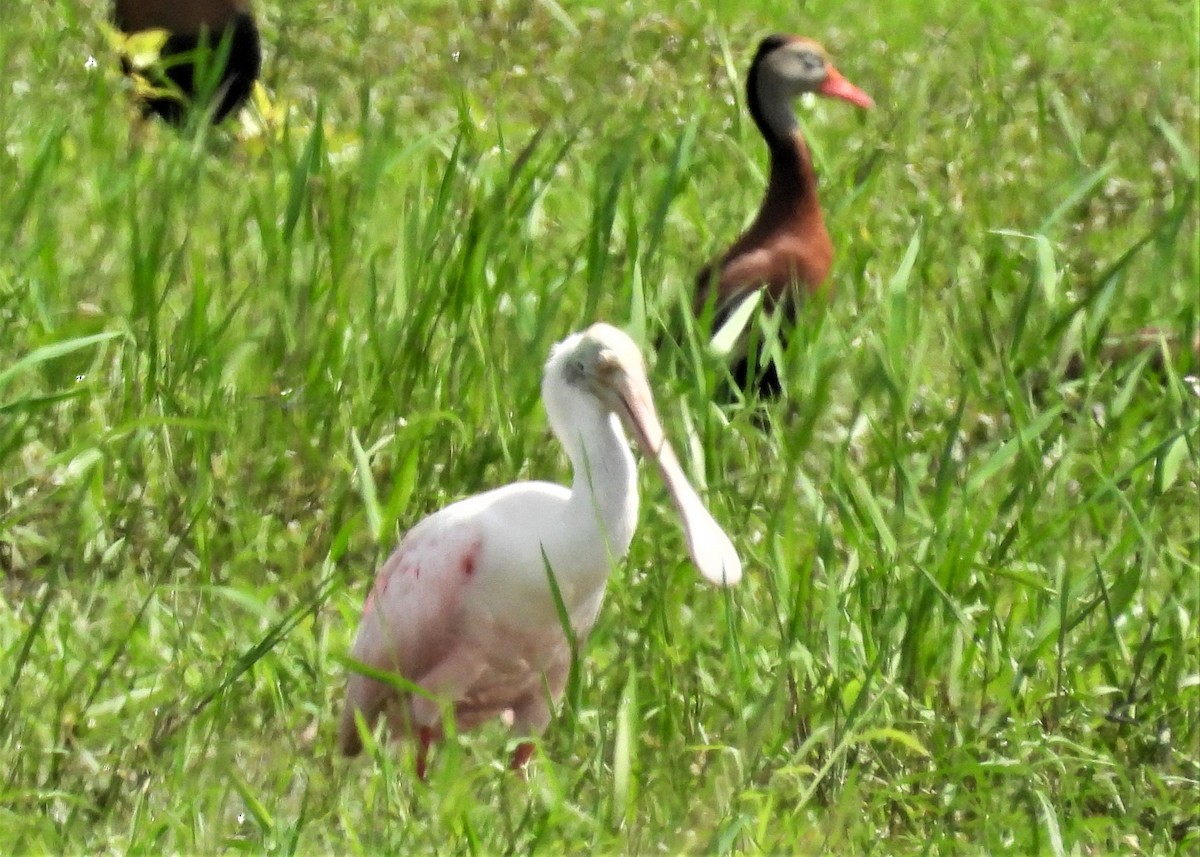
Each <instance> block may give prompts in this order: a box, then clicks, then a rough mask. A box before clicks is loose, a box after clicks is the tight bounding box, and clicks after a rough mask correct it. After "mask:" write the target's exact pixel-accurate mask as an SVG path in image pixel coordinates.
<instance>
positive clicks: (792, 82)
mask: <svg viewBox="0 0 1200 857" xmlns="http://www.w3.org/2000/svg"><path fill="white" fill-rule="evenodd" d="M750 73H751V77H752V78H753V79H754V80H755V85H756V86H757V88H758V92H757V93H756V94H757V95H758V96H759V97H760V98H762V99H763V100H764V101H766V100H775V98H777V97H782V98H786V99H788V100H791V99H793V98H795V97H796V96H798V95H801V94H803V93H805V92H815V93H816V94H817V95H824V96H828V97H829V98H840V99H841V100H842V101H849V102H850V103H851V104H854V105H857V106H858V107H862V108H867V107H871V106H872V105H873V104H874V103H875V102H873V101H872V100H871V96H869V95H867V94H866V93H865V92H863V91H862V90H861V89H859V88H858V87H857V86H855V85H854V84H852V83H851V82H850V81H848V80H846V78H844V77H843V76H842V75H841V73H840V72H839V71H838V70H837V69H836V68H834V67H833V63H831V62H830V61H829V55H828V54H827V53H826V52H825V49H824V48H823V47H821V46H820V45H819V44H817V43H816V42H814V41H813V40H812V39H804V38H801V37H800V36H787V35H780V34H776V35H773V36H767V38H765V39H763V40H762V42H761V43H760V44H759V46H758V53H757V54H756V55H755V57H754V62H753V63H752V64H751V66H750Z"/></svg>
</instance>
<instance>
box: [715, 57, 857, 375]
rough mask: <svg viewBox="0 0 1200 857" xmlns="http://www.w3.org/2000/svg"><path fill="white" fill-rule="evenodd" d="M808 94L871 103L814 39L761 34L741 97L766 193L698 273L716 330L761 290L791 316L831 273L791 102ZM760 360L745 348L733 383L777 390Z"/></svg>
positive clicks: (829, 249)
mask: <svg viewBox="0 0 1200 857" xmlns="http://www.w3.org/2000/svg"><path fill="white" fill-rule="evenodd" d="M806 92H812V93H816V94H817V95H824V96H827V97H829V98H840V99H841V100H843V101H849V102H850V103H851V104H854V105H857V106H859V107H863V108H867V107H871V106H872V104H873V102H872V101H871V98H870V96H868V95H867V94H866V93H865V92H863V91H862V90H861V89H859V88H858V87H856V86H855V85H854V84H852V83H850V81H848V80H846V78H844V77H842V75H841V74H840V73H839V72H838V70H837V69H836V68H834V67H833V65H832V64H831V63H830V61H829V57H828V56H827V55H826V53H825V49H824V48H822V47H821V46H820V45H819V44H817V43H816V42H814V41H811V40H810V39H804V38H800V37H798V36H787V35H774V36H768V37H767V38H765V39H763V41H762V43H761V44H760V45H759V46H758V53H756V54H755V56H754V62H752V63H751V64H750V74H749V76H748V77H747V79H746V103H747V105H748V107H749V110H750V116H751V117H752V118H753V119H754V124H755V125H757V126H758V130H759V131H760V132H761V133H762V136H763V139H764V140H765V141H766V143H767V150H768V152H769V153H770V173H769V179H768V181H767V192H766V195H765V196H764V197H763V201H762V205H761V206H760V207H759V210H758V215H757V216H756V217H755V218H754V222H753V223H751V224H750V228H749V229H747V230H746V231H745V232H744V233H743V234H742V235H741V237H739V238H738V239H737V241H735V242H734V243H733V246H731V247H730V248H729V249H728V250H726V251H725V254H724V255H723V256H722V257H721V259H720V261H719V262H717V263H715V264H709V265H706V266H705V267H704V269H703V270H702V271H700V274H699V276H698V277H697V278H696V295H695V300H694V303H693V309H694V310H695V312H696V314H697V315H699V314H701V313H703V312H704V311H705V309H706V307H707V306H708V305H709V304H710V303H711V304H712V305H713V307H714V317H713V327H714V330H715V329H719V328H720V326H721V325H722V324H723V323H724V322H725V321H726V320H727V319H728V318H729V316H730V314H731V313H732V312H733V310H734V309H736V307H737V306H738V304H740V303H741V302H742V301H743V300H745V299H746V298H747V297H748V296H750V295H751V294H753V293H754V292H755V291H757V290H760V289H761V290H762V291H763V301H764V305H765V306H766V307H768V308H772V309H777V310H779V311H782V312H784V313H785V314H786V316H787V319H788V320H789V321H790V320H792V319H794V317H795V312H796V306H797V304H798V303H799V302H800V301H801V300H802V299H803V298H804V297H805V296H807V295H811V294H813V293H815V292H816V291H817V290H818V289H819V288H820V287H821V285H822V284H823V283H824V282H825V279H826V277H828V276H829V268H830V266H831V264H832V262H833V242H832V241H830V240H829V232H828V231H827V230H826V228H825V219H824V217H822V215H821V204H820V200H819V199H818V198H817V176H816V173H815V171H814V170H813V163H812V154H811V152H809V149H808V144H807V143H806V142H805V140H804V136H803V134H802V133H801V131H800V123H799V122H798V121H797V119H796V113H795V111H794V109H793V108H792V102H793V101H794V100H795V99H796V97H797V96H799V95H801V94H803V93H806ZM758 363H759V361H758V360H757V359H756V356H755V355H754V354H752V353H747V352H746V351H745V349H744V348H743V349H742V351H741V353H740V354H739V355H738V356H737V357H736V359H735V361H734V363H733V365H732V366H731V367H730V372H731V374H732V376H733V379H734V382H735V383H736V384H737V385H738V386H739V387H740V388H741V389H743V390H748V389H750V388H751V387H754V386H756V387H757V388H758V390H759V393H760V394H761V395H764V396H776V395H778V394H779V393H780V392H781V385H780V381H779V374H778V370H777V369H776V367H775V366H774V364H773V363H772V364H769V365H767V366H765V367H762V368H761V369H760V368H759V366H758Z"/></svg>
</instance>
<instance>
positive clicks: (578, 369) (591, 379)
mask: <svg viewBox="0 0 1200 857" xmlns="http://www.w3.org/2000/svg"><path fill="white" fill-rule="evenodd" d="M580 394H582V396H586V397H587V398H588V399H591V400H593V401H595V402H596V403H598V404H599V405H600V409H601V411H602V412H604V413H611V414H616V415H617V416H618V417H619V418H620V420H621V422H622V423H624V425H625V427H626V429H627V430H628V431H629V432H630V433H631V434H632V435H633V437H634V438H635V439H636V440H637V442H638V445H639V446H640V447H641V449H642V452H643V454H644V455H645V456H646V457H647V458H650V459H653V460H654V462H655V463H656V464H657V465H658V469H659V472H660V473H661V474H662V477H663V481H664V482H665V483H666V485H667V491H668V493H669V494H670V495H671V499H672V501H673V502H674V505H675V509H676V511H677V512H678V513H679V517H680V519H681V521H682V523H683V530H684V535H685V536H686V538H687V543H688V551H689V553H691V556H692V561H693V562H694V563H695V564H696V567H697V568H698V569H699V571H700V573H701V574H702V575H704V577H705V578H707V579H708V580H710V581H712V582H713V583H716V584H719V585H723V586H724V585H729V584H733V583H737V582H738V580H740V579H741V576H742V564H741V560H740V559H739V558H738V555H737V551H736V550H735V549H734V547H733V543H732V542H731V541H730V540H729V537H728V536H727V535H726V534H725V531H724V530H722V529H721V527H720V526H719V525H718V524H717V522H716V521H715V520H714V519H713V517H712V515H711V514H709V512H708V509H706V508H705V506H704V503H703V502H702V501H701V500H700V497H699V495H697V494H696V491H695V489H694V488H692V486H691V483H689V482H688V479H687V477H686V476H685V475H684V473H683V469H682V468H681V467H680V466H679V460H678V459H677V458H676V457H675V452H674V450H672V449H671V444H670V443H669V442H668V441H667V436H666V433H665V432H664V431H663V427H662V423H661V422H660V421H659V418H658V411H657V409H656V408H655V407H654V398H653V396H652V395H651V393H650V382H649V381H648V380H647V378H646V364H645V362H644V361H643V360H642V352H641V350H640V349H639V348H638V347H637V345H636V344H635V343H634V341H633V340H632V339H630V338H629V336H628V335H626V334H625V333H623V332H621V331H620V330H618V329H617V328H615V327H613V326H612V325H610V324H603V323H600V324H594V325H592V326H591V327H589V328H588V329H587V330H584V331H581V332H580V333H576V334H573V335H571V336H568V337H567V338H566V339H564V340H563V341H562V342H560V343H559V344H558V345H556V346H554V349H553V350H552V351H551V352H550V359H549V361H548V362H547V363H546V374H545V379H544V380H543V382H542V395H543V398H544V399H545V402H546V407H547V410H548V411H549V413H550V419H551V424H552V425H553V426H554V430H555V433H556V434H558V436H559V437H560V438H562V439H563V440H564V442H565V441H566V440H567V438H568V437H569V436H570V434H571V432H572V430H573V429H575V428H576V427H575V426H572V425H569V424H567V423H569V422H571V421H572V420H576V421H577V420H579V419H580V418H581V417H580V416H579V413H580V412H579V411H577V410H575V409H572V408H570V407H569V406H568V405H566V402H565V401H564V400H565V399H568V398H570V399H578V398H579V396H580ZM593 413H594V411H593ZM567 414H570V415H571V416H567Z"/></svg>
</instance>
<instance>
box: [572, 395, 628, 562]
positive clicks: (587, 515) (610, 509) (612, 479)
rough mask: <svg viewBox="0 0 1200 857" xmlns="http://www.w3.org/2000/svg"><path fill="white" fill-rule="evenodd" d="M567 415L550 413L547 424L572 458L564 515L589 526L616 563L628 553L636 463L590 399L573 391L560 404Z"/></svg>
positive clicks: (612, 421)
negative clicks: (568, 498)
mask: <svg viewBox="0 0 1200 857" xmlns="http://www.w3.org/2000/svg"><path fill="white" fill-rule="evenodd" d="M558 404H560V405H562V406H564V410H565V411H567V412H566V413H563V414H555V413H552V414H551V424H552V426H553V427H554V432H555V434H557V435H558V438H559V440H560V441H561V442H562V445H563V447H564V448H565V449H566V451H567V455H568V457H569V458H570V459H571V467H572V469H573V471H574V478H573V480H572V484H571V499H570V501H569V502H568V504H567V515H568V516H569V518H570V520H571V521H572V522H573V526H576V527H580V528H587V529H588V530H590V529H591V527H588V526H587V525H588V524H589V523H590V524H591V525H592V526H593V527H596V528H597V529H596V530H594V531H592V532H594V533H595V534H597V535H599V536H600V537H601V539H602V540H603V541H604V543H606V544H607V547H608V552H609V554H610V555H611V556H612V558H614V559H619V558H621V557H623V556H624V555H625V553H626V552H627V551H628V550H629V543H630V542H631V541H633V531H634V529H635V527H636V526H637V513H638V495H637V465H636V463H635V462H634V460H633V453H632V452H631V451H630V449H629V441H628V440H627V439H626V438H625V432H624V430H623V429H622V428H621V423H620V420H619V419H618V418H617V416H616V414H614V413H612V412H611V411H608V410H606V409H604V408H602V407H601V406H600V403H599V402H597V401H596V400H595V399H594V398H592V397H591V396H589V395H586V394H581V393H577V392H575V391H572V394H571V395H568V396H563V397H562V400H561V401H560V402H559V403H558Z"/></svg>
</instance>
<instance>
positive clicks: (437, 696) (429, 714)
mask: <svg viewBox="0 0 1200 857" xmlns="http://www.w3.org/2000/svg"><path fill="white" fill-rule="evenodd" d="M486 666H487V664H486V662H485V661H484V659H483V657H482V656H481V654H480V653H479V651H478V650H476V649H474V648H471V647H468V646H462V647H459V648H457V649H454V650H453V651H452V652H450V654H449V655H448V656H447V657H446V658H444V659H443V660H442V661H441V662H440V663H438V665H437V666H435V667H434V668H433V669H431V670H430V671H429V672H427V673H425V675H424V676H422V677H421V680H420V681H418V682H415V683H416V684H417V685H419V686H420V687H422V688H424V689H425V691H426V692H427V693H428V694H429V695H428V696H425V695H422V694H418V693H413V694H410V695H409V700H410V701H409V704H408V707H409V712H410V713H411V716H412V723H413V726H415V727H416V728H417V737H418V740H419V742H420V743H419V746H418V748H417V776H418V777H420V778H421V779H422V780H424V779H425V771H426V767H427V763H428V760H429V747H430V745H431V744H432V743H433V742H434V740H435V739H436V738H438V737H440V736H441V734H442V709H441V702H442V701H443V700H448V701H453V700H456V699H462V698H463V697H464V696H465V695H466V693H467V691H469V690H470V689H471V685H473V684H474V683H475V680H476V679H478V678H479V676H480V675H481V674H482V673H483V671H484V669H485V667H486ZM451 716H452V715H451Z"/></svg>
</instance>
